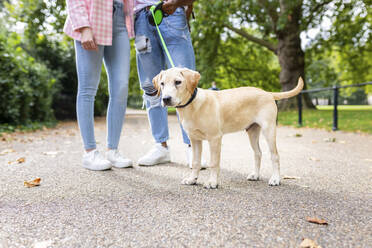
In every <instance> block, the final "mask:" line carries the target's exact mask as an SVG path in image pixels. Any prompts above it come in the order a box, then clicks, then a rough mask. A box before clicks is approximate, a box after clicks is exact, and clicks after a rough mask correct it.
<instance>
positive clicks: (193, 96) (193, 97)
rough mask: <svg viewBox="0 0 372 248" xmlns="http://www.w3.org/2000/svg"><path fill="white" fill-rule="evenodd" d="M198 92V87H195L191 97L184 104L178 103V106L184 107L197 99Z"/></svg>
mask: <svg viewBox="0 0 372 248" xmlns="http://www.w3.org/2000/svg"><path fill="white" fill-rule="evenodd" d="M196 93H198V88H195V90H194V92H193V93H192V95H191V97H190V99H189V100H188V101H187V103H185V104H184V105H178V106H176V108H184V107H186V106H187V105H189V104H190V103H191V102H192V101H193V100H194V99H195V97H196Z"/></svg>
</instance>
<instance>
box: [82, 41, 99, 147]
mask: <svg viewBox="0 0 372 248" xmlns="http://www.w3.org/2000/svg"><path fill="white" fill-rule="evenodd" d="M98 49H99V50H98V52H97V51H88V50H85V49H84V48H83V47H82V45H81V43H80V41H75V54H76V68H77V74H78V82H79V83H78V93H77V100H76V113H77V119H78V124H79V129H80V133H81V136H82V139H83V142H84V147H85V149H86V150H88V149H95V148H96V140H95V137H94V99H95V96H96V93H97V88H98V84H99V80H100V75H101V66H102V57H103V50H104V47H103V46H98Z"/></svg>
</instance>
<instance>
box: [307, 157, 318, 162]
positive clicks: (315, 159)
mask: <svg viewBox="0 0 372 248" xmlns="http://www.w3.org/2000/svg"><path fill="white" fill-rule="evenodd" d="M309 159H310V160H312V161H320V159H318V158H314V157H310V158H309Z"/></svg>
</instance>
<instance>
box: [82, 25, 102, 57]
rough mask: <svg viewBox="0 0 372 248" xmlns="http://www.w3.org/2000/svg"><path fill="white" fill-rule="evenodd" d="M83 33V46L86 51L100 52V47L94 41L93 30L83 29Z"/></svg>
mask: <svg viewBox="0 0 372 248" xmlns="http://www.w3.org/2000/svg"><path fill="white" fill-rule="evenodd" d="M80 33H81V45H82V46H83V48H84V49H85V50H95V51H98V46H97V44H96V42H95V41H94V36H93V32H92V29H91V28H90V27H83V28H81V29H80Z"/></svg>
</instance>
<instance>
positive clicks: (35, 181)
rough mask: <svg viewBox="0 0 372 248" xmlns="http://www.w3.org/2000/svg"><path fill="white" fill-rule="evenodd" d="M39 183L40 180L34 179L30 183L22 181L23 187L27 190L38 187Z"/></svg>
mask: <svg viewBox="0 0 372 248" xmlns="http://www.w3.org/2000/svg"><path fill="white" fill-rule="evenodd" d="M40 181H41V178H39V177H38V178H36V179H34V180H32V181H28V182H27V181H24V183H23V184H24V186H25V187H27V188H32V187H35V186H39V185H40Z"/></svg>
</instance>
